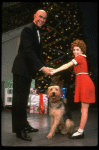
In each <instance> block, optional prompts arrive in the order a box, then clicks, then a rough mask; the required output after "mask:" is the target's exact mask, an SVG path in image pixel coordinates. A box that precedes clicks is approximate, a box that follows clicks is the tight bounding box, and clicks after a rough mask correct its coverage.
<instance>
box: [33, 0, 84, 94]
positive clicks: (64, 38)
mask: <svg viewBox="0 0 99 150" xmlns="http://www.w3.org/2000/svg"><path fill="white" fill-rule="evenodd" d="M43 9H45V10H46V11H47V14H48V20H47V22H46V24H45V25H44V26H43V28H42V30H41V33H42V43H43V49H42V57H43V59H44V61H45V62H46V65H47V66H49V67H52V68H57V67H59V66H61V65H62V64H65V63H67V62H69V61H70V60H71V59H72V58H73V55H72V51H71V47H70V46H71V43H72V42H73V41H74V40H76V39H77V38H78V39H82V40H84V37H83V32H82V24H81V14H80V11H79V9H78V8H77V5H76V2H43ZM60 76H63V80H64V82H65V83H68V81H67V80H69V79H70V81H69V84H70V83H71V84H73V83H74V72H73V68H72V69H71V68H70V69H68V70H67V71H64V73H62V72H60ZM51 78H52V77H51V76H46V75H44V74H43V73H42V72H38V73H37V74H36V88H38V89H39V91H43V92H44V91H45V90H46V89H47V88H48V86H49V84H50V83H51Z"/></svg>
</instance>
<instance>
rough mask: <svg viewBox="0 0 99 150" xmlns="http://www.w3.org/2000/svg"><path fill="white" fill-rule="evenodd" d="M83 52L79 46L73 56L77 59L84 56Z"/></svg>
mask: <svg viewBox="0 0 99 150" xmlns="http://www.w3.org/2000/svg"><path fill="white" fill-rule="evenodd" d="M82 53H83V52H82V51H81V48H80V47H77V46H74V48H73V54H74V56H75V57H77V56H78V55H82Z"/></svg>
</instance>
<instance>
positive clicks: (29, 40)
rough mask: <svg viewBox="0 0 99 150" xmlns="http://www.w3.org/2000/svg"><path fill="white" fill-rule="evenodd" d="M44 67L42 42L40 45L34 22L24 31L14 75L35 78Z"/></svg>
mask: <svg viewBox="0 0 99 150" xmlns="http://www.w3.org/2000/svg"><path fill="white" fill-rule="evenodd" d="M40 40H41V38H40ZM44 65H45V62H44V61H43V59H42V57H41V42H40V44H39V41H38V35H37V26H36V25H35V23H34V22H32V23H31V24H29V25H28V26H27V27H25V28H24V29H23V30H22V33H21V39H20V45H19V50H18V54H17V56H16V58H15V60H14V63H13V67H12V73H14V74H17V75H21V76H24V77H29V78H35V75H36V72H37V71H39V70H40V69H41V68H42V67H43V66H44Z"/></svg>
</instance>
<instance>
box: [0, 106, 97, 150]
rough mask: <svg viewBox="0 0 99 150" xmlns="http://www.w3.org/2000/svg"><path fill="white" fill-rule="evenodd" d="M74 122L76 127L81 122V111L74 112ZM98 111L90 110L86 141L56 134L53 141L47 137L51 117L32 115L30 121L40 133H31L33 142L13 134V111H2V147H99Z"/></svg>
mask: <svg viewBox="0 0 99 150" xmlns="http://www.w3.org/2000/svg"><path fill="white" fill-rule="evenodd" d="M72 116H73V120H74V123H75V125H76V126H79V122H80V109H76V110H74V109H73V110H72ZM97 118H98V109H97V107H94V108H93V107H90V108H89V117H88V121H87V124H86V127H85V132H84V133H85V137H84V139H69V138H68V136H67V135H62V134H60V133H56V134H55V136H54V137H53V138H52V139H47V138H46V136H47V134H48V133H49V130H50V117H49V115H48V114H44V115H43V114H30V113H29V112H28V121H29V123H30V125H31V126H32V127H34V128H38V129H39V132H36V133H29V136H30V137H31V138H32V141H24V140H21V139H19V138H17V137H16V134H15V133H12V120H11V119H12V118H11V111H8V110H5V109H3V110H2V113H1V131H2V132H1V145H2V146H19V147H20V146H25V147H26V146H97V145H98V119H97Z"/></svg>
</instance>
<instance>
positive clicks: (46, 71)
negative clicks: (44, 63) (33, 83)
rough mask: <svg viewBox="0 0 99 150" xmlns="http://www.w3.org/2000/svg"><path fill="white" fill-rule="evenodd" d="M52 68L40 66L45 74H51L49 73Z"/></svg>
mask: <svg viewBox="0 0 99 150" xmlns="http://www.w3.org/2000/svg"><path fill="white" fill-rule="evenodd" d="M53 70H54V69H53V68H49V67H43V68H42V72H43V73H44V74H46V75H51V74H50V73H51V72H52V71H53Z"/></svg>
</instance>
